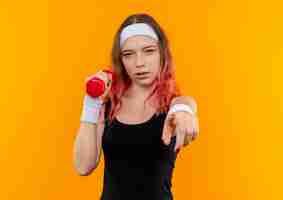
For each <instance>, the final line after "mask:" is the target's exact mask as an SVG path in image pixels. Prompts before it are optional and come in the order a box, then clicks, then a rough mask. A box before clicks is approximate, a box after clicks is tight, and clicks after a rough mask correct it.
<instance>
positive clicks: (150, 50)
mask: <svg viewBox="0 0 283 200" xmlns="http://www.w3.org/2000/svg"><path fill="white" fill-rule="evenodd" d="M154 51H155V49H148V50H146V52H147V53H152V52H154Z"/></svg>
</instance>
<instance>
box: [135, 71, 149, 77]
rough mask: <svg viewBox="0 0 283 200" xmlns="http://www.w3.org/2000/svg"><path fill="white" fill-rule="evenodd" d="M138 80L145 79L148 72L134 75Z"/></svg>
mask: <svg viewBox="0 0 283 200" xmlns="http://www.w3.org/2000/svg"><path fill="white" fill-rule="evenodd" d="M136 75H137V77H138V78H145V77H147V76H148V75H149V72H140V73H136Z"/></svg>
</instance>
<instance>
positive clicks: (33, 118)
mask: <svg viewBox="0 0 283 200" xmlns="http://www.w3.org/2000/svg"><path fill="white" fill-rule="evenodd" d="M7 2H8V1H6V2H1V4H0V24H1V32H0V48H1V50H0V53H1V59H0V66H1V79H0V81H1V84H0V87H1V88H0V91H1V98H0V105H1V115H0V116H1V122H2V123H1V133H2V134H1V140H0V148H1V149H0V150H1V157H0V161H1V165H0V166H1V167H0V170H1V183H0V184H1V185H0V188H1V189H0V199H3V200H4V199H5V200H6V199H8V200H14V199H15V200H16V199H21V200H24V199H27V200H39V199H40V200H50V199H62V198H66V199H68V200H71V199H74V200H75V199H76V200H77V199H99V196H100V194H101V190H102V180H103V162H101V163H100V165H99V167H98V169H96V170H95V171H94V172H93V173H92V174H91V175H90V176H87V177H81V176H78V175H77V174H76V172H75V170H74V168H73V160H72V159H73V157H72V156H73V154H72V153H73V142H74V138H75V134H76V131H77V129H78V127H79V118H80V114H81V106H82V99H83V95H84V84H83V82H84V79H85V78H86V77H87V76H89V75H90V74H93V73H95V72H96V71H97V70H99V69H101V68H104V67H105V66H107V65H108V64H109V59H110V51H111V45H112V40H113V37H114V33H115V31H116V30H117V28H118V26H119V25H120V23H121V22H122V21H123V20H124V19H125V17H127V16H128V15H130V14H133V13H136V12H147V13H149V14H151V15H153V16H154V17H155V18H156V19H157V20H158V21H159V23H160V24H161V25H162V26H163V27H164V29H165V31H166V32H167V34H168V36H169V38H170V41H171V47H172V52H173V56H174V59H175V64H176V71H177V72H176V73H177V74H176V75H177V81H178V83H179V84H180V87H181V91H182V92H183V93H184V94H185V95H189V96H193V97H194V98H195V99H196V100H197V103H198V106H199V119H200V131H201V132H200V136H199V138H198V139H197V140H196V141H194V142H193V143H192V145H191V146H188V147H186V148H185V149H183V150H182V151H181V154H180V156H179V157H178V159H177V163H176V168H175V171H174V175H173V188H172V190H173V192H174V196H175V199H177V200H183V199H184V200H186V199H195V200H200V199H203V200H207V199H209V200H234V199H235V200H238V199H242V200H244V199H245V200H261V199H262V200H266V199H268V200H275V199H276V200H279V199H283V195H282V186H281V180H282V179H283V175H282V174H283V173H282V168H283V165H282V163H283V156H282V153H283V150H282V140H283V136H282V133H283V125H282V112H283V94H282V91H283V89H282V86H283V79H282V77H283V76H282V74H283V73H282V72H283V70H282V68H283V37H282V36H283V25H282V22H283V14H282V8H283V4H282V3H281V1H276V0H270V1H268V2H264V3H263V2H261V1H256V0H248V1H247V0H240V1H225V0H218V1H209V0H206V1H193V2H192V1H172V0H170V1H161V0H159V1H130V0H128V1H86V0H82V1H79V3H78V1H74V2H70V1H55V0H49V1H46V0H45V1H34V0H27V1H10V2H9V3H7Z"/></svg>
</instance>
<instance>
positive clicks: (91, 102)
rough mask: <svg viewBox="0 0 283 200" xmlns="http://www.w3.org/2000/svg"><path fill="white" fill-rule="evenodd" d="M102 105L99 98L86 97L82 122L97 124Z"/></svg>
mask: <svg viewBox="0 0 283 200" xmlns="http://www.w3.org/2000/svg"><path fill="white" fill-rule="evenodd" d="M102 104H103V101H102V100H101V99H99V98H98V97H97V98H93V97H91V96H89V95H85V97H84V102H83V109H82V113H81V118H80V121H81V122H88V123H92V124H97V122H98V118H99V113H100V109H101V107H102Z"/></svg>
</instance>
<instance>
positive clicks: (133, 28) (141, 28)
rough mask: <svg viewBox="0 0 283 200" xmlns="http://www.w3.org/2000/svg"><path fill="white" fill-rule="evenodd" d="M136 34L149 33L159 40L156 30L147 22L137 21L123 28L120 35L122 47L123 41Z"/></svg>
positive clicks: (148, 34)
mask: <svg viewBox="0 0 283 200" xmlns="http://www.w3.org/2000/svg"><path fill="white" fill-rule="evenodd" d="M134 35H147V36H150V37H152V38H154V39H155V40H158V36H157V35H156V33H155V31H154V30H153V29H152V28H151V26H149V25H148V24H145V23H135V24H131V25H129V26H127V27H125V28H124V29H123V31H122V32H121V35H120V47H122V45H123V43H124V42H125V41H126V40H127V39H128V38H129V37H132V36H134Z"/></svg>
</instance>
